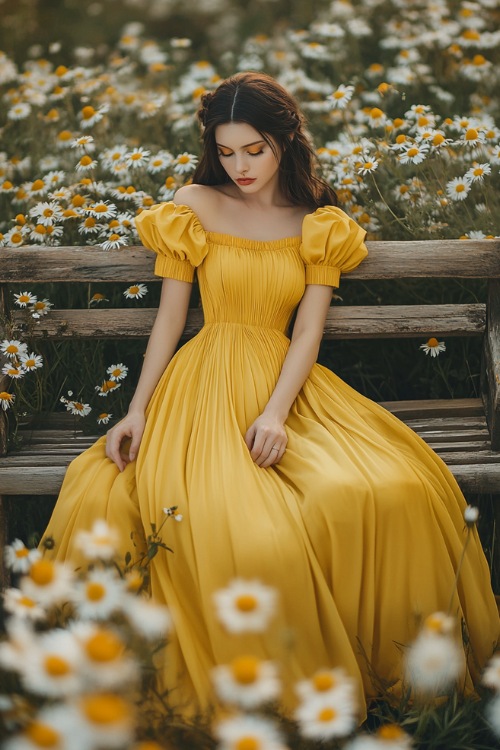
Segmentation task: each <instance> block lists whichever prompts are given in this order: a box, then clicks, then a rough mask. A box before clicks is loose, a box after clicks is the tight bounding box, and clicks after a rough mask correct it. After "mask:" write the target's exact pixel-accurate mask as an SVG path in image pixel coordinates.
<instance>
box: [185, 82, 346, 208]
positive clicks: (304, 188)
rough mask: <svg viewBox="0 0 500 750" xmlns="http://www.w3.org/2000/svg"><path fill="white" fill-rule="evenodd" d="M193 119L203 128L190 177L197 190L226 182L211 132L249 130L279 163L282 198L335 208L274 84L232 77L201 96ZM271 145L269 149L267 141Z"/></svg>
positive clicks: (292, 105) (294, 111)
mask: <svg viewBox="0 0 500 750" xmlns="http://www.w3.org/2000/svg"><path fill="white" fill-rule="evenodd" d="M197 115H198V119H199V121H200V122H201V124H202V125H203V134H202V139H203V147H204V148H203V154H202V156H201V159H200V163H199V164H198V167H197V169H196V171H195V173H194V175H193V179H192V181H193V183H195V184H198V185H222V184H224V183H227V182H230V178H229V177H228V175H227V173H226V171H225V169H224V167H223V166H222V164H221V163H220V160H219V155H218V149H217V144H216V142H215V128H216V127H217V126H218V125H223V124H225V123H227V122H244V123H247V124H248V125H251V126H252V127H253V128H255V130H257V131H258V132H259V133H260V135H261V136H262V137H263V138H264V139H265V140H266V141H267V143H268V144H269V145H270V147H271V148H272V149H273V151H274V153H275V156H276V157H277V158H278V152H277V151H276V148H275V145H274V144H276V146H277V147H278V149H279V152H280V153H281V160H280V166H279V173H278V174H279V185H280V189H281V191H282V193H283V195H284V196H285V198H286V199H287V200H288V201H290V203H292V205H297V206H308V207H311V208H314V209H315V208H319V207H320V206H325V205H330V206H336V205H337V196H336V195H335V191H334V190H333V188H331V187H330V185H328V183H327V182H326V181H325V180H323V179H321V178H320V177H318V175H317V173H316V172H317V158H316V154H315V152H314V149H313V147H312V145H311V142H310V140H309V138H308V136H307V134H306V132H305V130H304V116H303V115H302V113H301V112H300V110H299V107H298V104H297V102H296V101H295V99H294V98H293V96H291V95H290V94H289V93H288V92H287V91H286V89H284V88H283V86H281V85H280V84H279V83H278V82H277V81H275V80H274V78H271V76H268V75H266V74H264V73H253V72H246V73H237V74H236V75H234V76H231V77H230V78H227V79H226V80H225V81H222V83H221V84H220V85H219V86H218V87H217V88H216V89H215V91H211V92H207V93H205V94H203V96H202V98H201V106H200V108H199V110H198V113H197ZM271 139H272V141H274V143H273V142H272V141H271Z"/></svg>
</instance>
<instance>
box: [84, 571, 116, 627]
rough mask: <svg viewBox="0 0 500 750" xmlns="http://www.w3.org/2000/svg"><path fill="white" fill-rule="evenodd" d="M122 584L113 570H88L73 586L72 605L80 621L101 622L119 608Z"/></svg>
mask: <svg viewBox="0 0 500 750" xmlns="http://www.w3.org/2000/svg"><path fill="white" fill-rule="evenodd" d="M123 597H124V584H123V581H122V579H121V578H120V577H119V576H118V575H117V574H116V573H115V572H114V569H113V568H109V569H100V568H94V569H92V570H90V571H89V572H88V573H87V575H86V576H85V578H84V579H83V580H82V581H78V583H77V584H76V586H75V592H74V603H75V607H76V609H77V612H78V614H79V616H80V618H82V619H85V620H86V619H90V620H103V619H106V618H107V617H109V616H110V615H111V614H112V613H113V612H116V611H117V610H119V609H120V608H121V604H122V600H123Z"/></svg>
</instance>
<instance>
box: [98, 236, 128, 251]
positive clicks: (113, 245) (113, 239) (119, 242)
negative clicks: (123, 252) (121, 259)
mask: <svg viewBox="0 0 500 750" xmlns="http://www.w3.org/2000/svg"><path fill="white" fill-rule="evenodd" d="M127 243H128V240H127V238H126V237H124V236H123V234H118V233H117V232H112V233H111V234H110V235H108V238H107V239H106V240H104V241H103V242H101V243H100V245H101V247H102V249H103V250H118V248H119V247H123V246H124V245H127Z"/></svg>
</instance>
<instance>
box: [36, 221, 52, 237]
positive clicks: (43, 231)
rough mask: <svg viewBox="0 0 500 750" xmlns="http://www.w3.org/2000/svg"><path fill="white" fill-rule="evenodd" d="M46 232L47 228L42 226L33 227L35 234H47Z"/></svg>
mask: <svg viewBox="0 0 500 750" xmlns="http://www.w3.org/2000/svg"><path fill="white" fill-rule="evenodd" d="M48 231H49V230H48V227H44V226H43V224H37V225H36V227H35V232H36V233H37V234H42V235H43V234H47V232H48Z"/></svg>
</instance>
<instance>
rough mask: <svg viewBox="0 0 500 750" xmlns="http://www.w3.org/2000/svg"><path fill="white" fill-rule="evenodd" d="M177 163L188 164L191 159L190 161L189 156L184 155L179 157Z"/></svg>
mask: <svg viewBox="0 0 500 750" xmlns="http://www.w3.org/2000/svg"><path fill="white" fill-rule="evenodd" d="M177 161H178V162H179V164H187V163H188V162H189V161H190V159H189V156H187V154H182V156H179V158H178V160H177Z"/></svg>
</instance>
